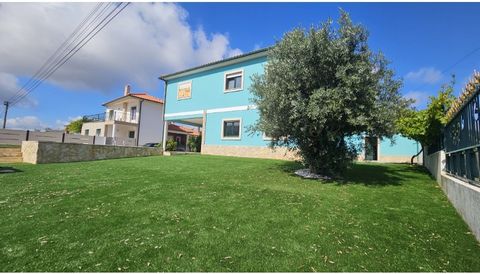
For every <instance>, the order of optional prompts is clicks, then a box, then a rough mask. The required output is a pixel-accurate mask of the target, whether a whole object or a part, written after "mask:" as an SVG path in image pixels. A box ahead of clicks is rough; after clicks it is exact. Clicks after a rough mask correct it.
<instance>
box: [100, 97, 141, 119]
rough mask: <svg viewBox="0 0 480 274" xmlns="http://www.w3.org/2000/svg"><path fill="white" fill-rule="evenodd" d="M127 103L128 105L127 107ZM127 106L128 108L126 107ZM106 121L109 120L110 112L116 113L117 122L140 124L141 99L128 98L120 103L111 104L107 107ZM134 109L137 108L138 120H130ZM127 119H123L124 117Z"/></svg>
mask: <svg viewBox="0 0 480 274" xmlns="http://www.w3.org/2000/svg"><path fill="white" fill-rule="evenodd" d="M125 103H126V105H125ZM125 106H126V107H125ZM105 107H106V110H105V115H106V116H105V119H106V120H108V119H109V118H110V117H109V112H110V110H114V111H115V118H114V119H115V120H117V121H124V122H129V123H137V122H138V114H139V113H140V99H138V98H128V99H125V100H121V101H119V102H114V103H110V104H108V105H106V106H105ZM132 107H137V117H136V119H134V120H132V119H130V110H131V108H132ZM123 116H124V117H125V119H123V118H122V117H123Z"/></svg>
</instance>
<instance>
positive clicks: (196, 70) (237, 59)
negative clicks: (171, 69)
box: [158, 47, 271, 82]
mask: <svg viewBox="0 0 480 274" xmlns="http://www.w3.org/2000/svg"><path fill="white" fill-rule="evenodd" d="M269 49H271V47H268V48H264V49H260V50H257V51H252V52H249V53H246V54H242V55H238V56H234V57H230V58H227V59H223V60H219V61H215V62H211V63H207V64H204V65H201V66H197V67H193V68H189V69H186V70H182V71H178V72H175V73H171V74H166V75H161V76H159V77H158V79H160V80H162V81H165V82H166V81H168V80H172V79H176V78H180V77H183V76H188V75H192V74H195V73H199V72H203V71H207V70H211V69H215V68H219V67H223V66H227V65H231V64H236V63H239V62H244V61H248V60H252V59H255V58H258V57H264V56H267V53H268V50H269Z"/></svg>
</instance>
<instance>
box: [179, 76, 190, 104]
mask: <svg viewBox="0 0 480 274" xmlns="http://www.w3.org/2000/svg"><path fill="white" fill-rule="evenodd" d="M190 98H192V82H191V81H189V82H183V83H179V84H178V90H177V99H178V100H182V99H190Z"/></svg>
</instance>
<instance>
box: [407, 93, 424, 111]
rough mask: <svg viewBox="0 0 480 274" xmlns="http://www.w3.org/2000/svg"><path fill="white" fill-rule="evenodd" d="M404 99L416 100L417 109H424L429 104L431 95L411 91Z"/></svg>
mask: <svg viewBox="0 0 480 274" xmlns="http://www.w3.org/2000/svg"><path fill="white" fill-rule="evenodd" d="M404 97H405V98H407V99H413V100H415V102H414V103H413V105H414V106H415V107H423V106H425V105H426V104H427V102H428V98H429V95H428V94H427V93H426V92H423V91H410V92H407V93H406V94H405V95H404Z"/></svg>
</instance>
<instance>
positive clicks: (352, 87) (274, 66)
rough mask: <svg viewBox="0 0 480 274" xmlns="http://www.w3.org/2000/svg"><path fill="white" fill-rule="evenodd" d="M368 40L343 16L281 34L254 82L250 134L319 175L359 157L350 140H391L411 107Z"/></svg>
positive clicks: (360, 28) (342, 167)
mask: <svg viewBox="0 0 480 274" xmlns="http://www.w3.org/2000/svg"><path fill="white" fill-rule="evenodd" d="M367 38H368V33H367V30H366V29H365V28H364V27H363V26H361V25H358V24H353V23H352V21H351V20H350V18H349V15H348V14H347V13H346V12H343V11H341V15H340V18H339V19H338V26H337V27H334V25H333V22H332V21H331V20H329V21H327V22H325V23H323V24H322V25H321V26H320V27H311V28H310V29H309V30H305V29H301V28H297V29H294V30H292V31H290V32H288V33H286V34H285V35H284V37H283V38H282V39H281V40H279V41H277V42H276V44H275V45H274V46H273V47H272V48H271V49H270V50H269V53H268V62H267V64H266V66H265V71H264V73H263V74H261V75H258V74H257V75H254V76H253V77H252V86H251V92H252V94H253V98H252V101H253V103H254V104H256V105H257V109H258V111H259V114H260V118H259V119H258V120H257V122H256V123H255V125H254V126H253V127H252V128H251V130H252V131H257V132H258V131H261V132H264V133H265V134H266V135H268V136H269V137H272V141H271V143H270V145H271V146H272V147H276V146H285V147H287V148H289V149H291V150H295V151H298V153H299V155H300V156H301V158H302V159H303V162H304V163H305V165H306V166H307V167H308V168H309V169H310V171H311V172H314V173H321V174H324V175H336V174H339V173H341V172H343V171H344V170H345V168H346V167H347V166H348V164H349V163H351V162H352V161H353V160H354V159H356V157H357V154H358V152H359V149H360V147H359V145H358V143H357V142H355V141H354V140H355V138H354V137H355V136H360V135H362V134H369V135H372V136H379V137H384V136H385V137H392V136H393V135H394V134H395V133H396V124H395V121H396V120H397V119H398V118H399V116H400V113H401V112H402V110H403V109H405V108H406V107H407V106H408V105H409V103H410V102H409V101H407V100H405V99H403V97H402V96H401V95H400V93H399V88H400V87H401V82H400V81H399V80H396V79H395V78H394V72H393V71H392V70H391V69H389V68H388V62H387V61H386V59H385V58H384V57H383V55H382V54H380V53H374V52H372V50H370V48H369V46H368V44H367Z"/></svg>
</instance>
